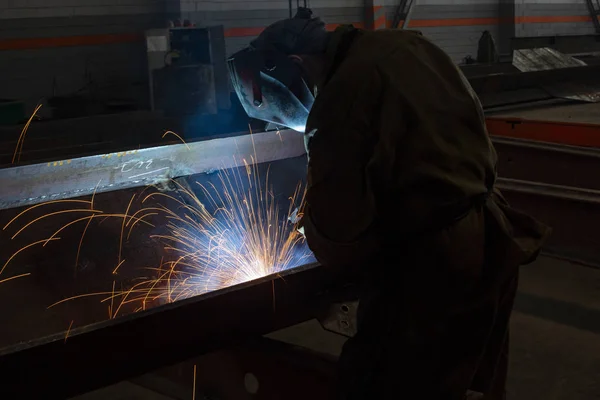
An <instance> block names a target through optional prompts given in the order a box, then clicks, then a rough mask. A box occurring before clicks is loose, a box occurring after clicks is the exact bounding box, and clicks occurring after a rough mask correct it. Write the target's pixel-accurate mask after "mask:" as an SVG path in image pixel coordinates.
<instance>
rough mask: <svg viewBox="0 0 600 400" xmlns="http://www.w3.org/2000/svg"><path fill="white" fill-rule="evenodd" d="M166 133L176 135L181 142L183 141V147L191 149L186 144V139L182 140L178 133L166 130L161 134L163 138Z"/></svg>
mask: <svg viewBox="0 0 600 400" xmlns="http://www.w3.org/2000/svg"><path fill="white" fill-rule="evenodd" d="M168 134H171V135H174V136H176V137H177V139H179V140H181V143H183V144H184V145H185V147H187V149H188V150H191V149H190V146H188V144H187V143H186V141H185V140H183V138H182V137H181V136H179V135H178V134H176V133H175V132H173V131H166V132H165V133H164V134H163V135H162V139H164V138H165V136H167V135H168Z"/></svg>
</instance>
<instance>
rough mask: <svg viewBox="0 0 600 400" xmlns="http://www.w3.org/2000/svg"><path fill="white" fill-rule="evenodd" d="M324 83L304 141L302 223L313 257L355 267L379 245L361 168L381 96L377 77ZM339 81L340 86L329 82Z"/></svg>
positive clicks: (372, 205)
mask: <svg viewBox="0 0 600 400" xmlns="http://www.w3.org/2000/svg"><path fill="white" fill-rule="evenodd" d="M356 76H360V74H359V73H358V71H357V74H356V75H355V76H354V77H353V78H354V79H353V82H339V81H338V82H335V81H332V82H330V83H329V84H328V87H327V88H326V90H324V91H323V92H322V94H321V95H320V96H329V97H330V98H323V97H321V98H319V99H318V101H317V102H316V103H315V107H313V110H312V111H311V117H310V119H309V122H308V130H307V132H311V130H312V132H311V133H310V134H309V135H310V136H309V138H308V141H307V147H308V154H309V164H308V191H307V196H306V199H307V202H306V206H305V209H304V217H303V220H302V224H301V226H302V227H303V228H304V234H305V236H306V239H307V241H308V244H309V246H310V248H311V250H312V251H313V252H314V254H315V256H316V257H317V259H318V260H319V261H320V262H321V263H323V264H324V265H328V266H334V267H335V266H358V267H360V266H361V265H363V264H364V263H366V262H367V261H368V260H369V257H370V256H372V255H373V254H374V253H375V252H376V251H377V248H378V246H379V241H378V239H377V237H376V235H375V232H376V231H375V229H374V226H375V223H376V220H377V218H376V214H377V210H376V207H375V199H374V197H373V193H372V190H371V189H372V188H371V187H370V185H369V181H368V179H367V175H366V170H367V164H368V163H369V161H370V159H371V157H372V152H373V145H374V143H375V142H376V140H377V138H376V132H374V127H373V126H372V122H373V121H374V120H376V119H377V118H375V115H376V114H377V113H378V102H379V99H380V98H381V96H380V93H379V92H380V90H381V84H380V81H379V76H378V75H377V74H376V73H375V72H373V76H372V77H371V78H369V77H368V76H364V75H363V76H362V79H356ZM331 85H338V86H339V87H335V86H333V87H332V86H331Z"/></svg>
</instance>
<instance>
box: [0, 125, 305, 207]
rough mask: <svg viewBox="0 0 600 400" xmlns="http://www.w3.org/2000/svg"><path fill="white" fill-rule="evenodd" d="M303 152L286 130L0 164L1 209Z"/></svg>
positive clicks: (300, 142)
mask: <svg viewBox="0 0 600 400" xmlns="http://www.w3.org/2000/svg"><path fill="white" fill-rule="evenodd" d="M304 152H305V150H304V139H303V136H302V134H301V133H297V132H294V131H290V130H286V131H280V132H264V133H258V134H253V135H244V136H236V137H230V138H224V139H214V140H207V141H201V142H195V143H189V144H177V145H170V146H161V147H152V148H147V149H141V150H132V151H123V152H119V153H111V154H101V155H96V156H90V157H82V158H76V159H72V160H62V161H54V162H48V163H43V164H33V165H25V166H19V167H14V168H6V169H1V170H0V188H1V190H0V209H7V208H12V207H18V206H24V205H29V204H35V203H40V202H43V201H48V200H56V199H63V198H69V197H77V196H84V195H88V194H91V193H93V192H94V190H96V191H97V192H106V191H111V190H119V189H125V188H131V187H139V186H144V185H148V184H156V183H159V182H163V181H167V180H169V179H172V178H176V177H179V176H185V175H192V174H199V173H205V172H211V171H215V170H219V169H224V168H233V167H238V166H242V165H243V163H244V162H248V163H263V162H269V161H274V160H280V159H285V158H292V157H297V156H301V155H303V154H304Z"/></svg>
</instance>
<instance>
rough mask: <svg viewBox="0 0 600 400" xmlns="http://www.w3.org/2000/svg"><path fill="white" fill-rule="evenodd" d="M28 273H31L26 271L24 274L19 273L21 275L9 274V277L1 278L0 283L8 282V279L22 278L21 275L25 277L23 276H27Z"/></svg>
mask: <svg viewBox="0 0 600 400" xmlns="http://www.w3.org/2000/svg"><path fill="white" fill-rule="evenodd" d="M29 275H31V273H29V272H28V273H26V274H21V275H15V276H11V277H10V278H6V279H2V280H1V281H0V283H4V282H8V281H12V280H14V279H18V278H23V277H25V276H29Z"/></svg>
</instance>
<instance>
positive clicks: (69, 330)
mask: <svg viewBox="0 0 600 400" xmlns="http://www.w3.org/2000/svg"><path fill="white" fill-rule="evenodd" d="M73 322H75V320H71V323H70V324H69V329H67V333H66V334H65V343H67V339H68V338H69V333H71V328H72V327H73Z"/></svg>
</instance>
